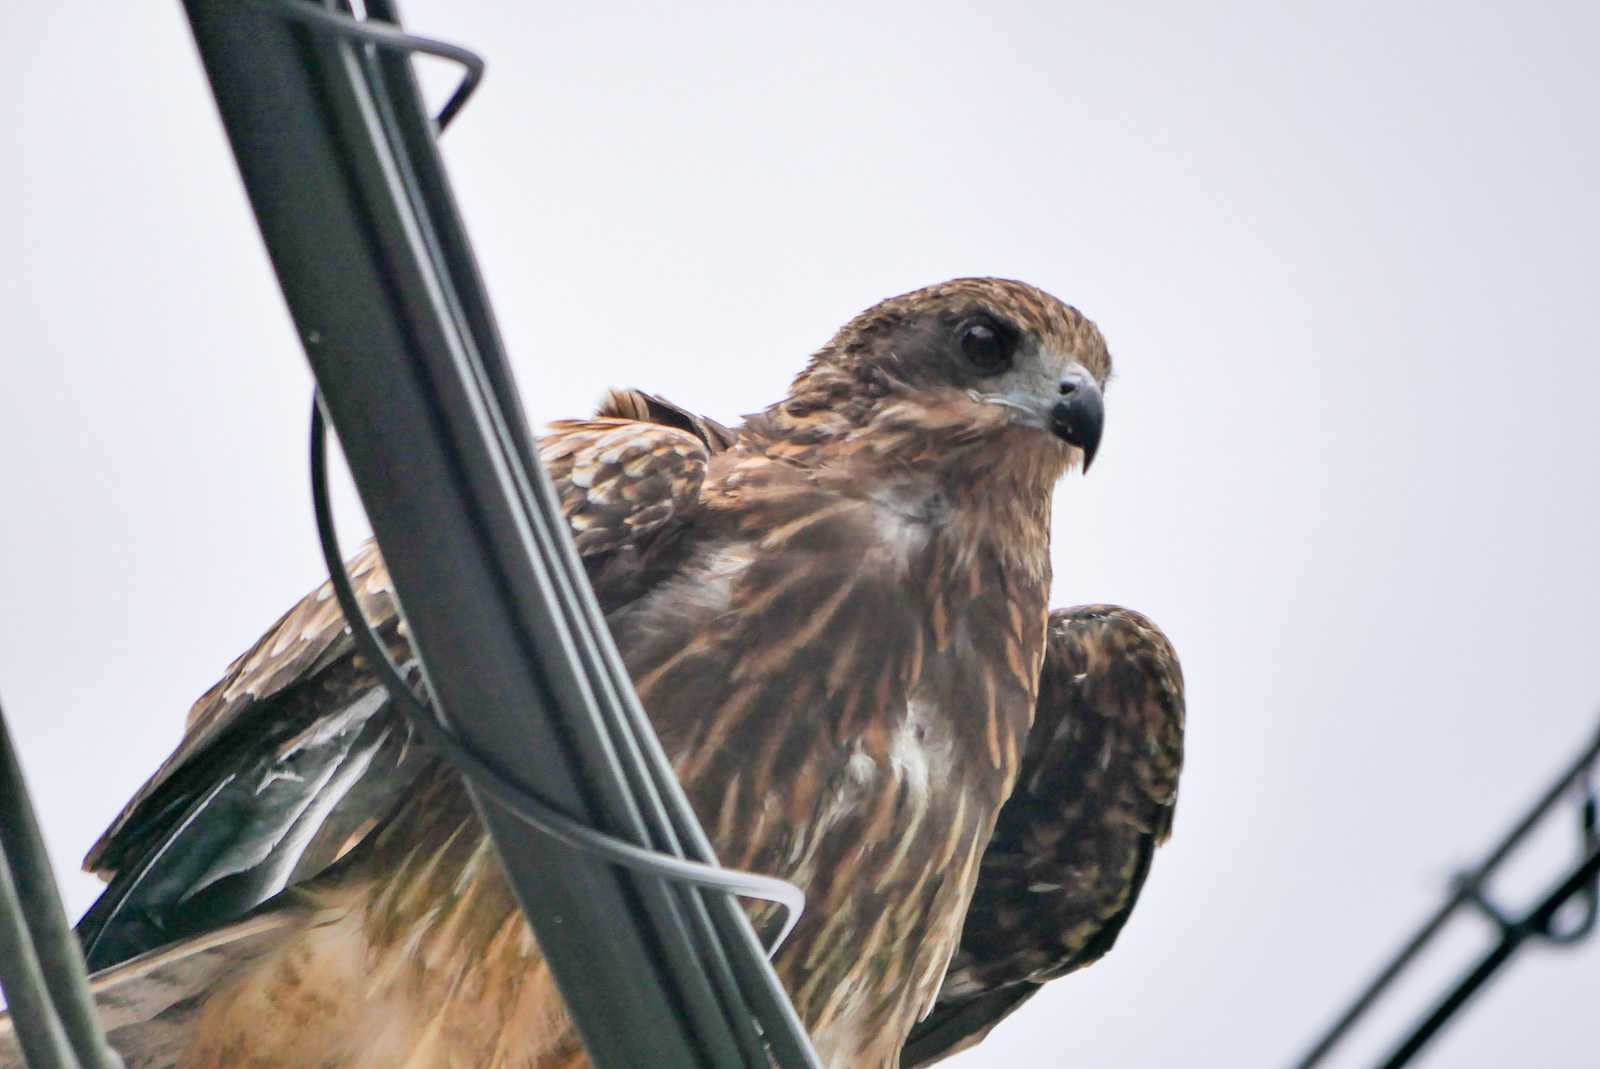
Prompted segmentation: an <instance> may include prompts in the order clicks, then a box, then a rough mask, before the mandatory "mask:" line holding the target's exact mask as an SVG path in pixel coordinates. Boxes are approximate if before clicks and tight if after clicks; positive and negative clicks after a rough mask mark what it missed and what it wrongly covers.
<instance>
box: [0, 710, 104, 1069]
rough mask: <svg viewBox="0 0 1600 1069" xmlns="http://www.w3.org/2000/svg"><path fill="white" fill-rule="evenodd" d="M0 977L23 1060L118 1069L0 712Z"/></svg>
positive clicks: (77, 1068)
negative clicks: (24, 1056)
mask: <svg viewBox="0 0 1600 1069" xmlns="http://www.w3.org/2000/svg"><path fill="white" fill-rule="evenodd" d="M0 933H3V937H0V982H3V984H4V987H5V993H6V1001H7V1003H8V1004H9V1006H10V1009H11V1015H12V1020H13V1021H15V1022H16V1027H17V1036H18V1039H19V1040H20V1041H21V1042H22V1044H23V1050H24V1052H25V1053H26V1056H27V1058H28V1062H29V1064H30V1065H34V1066H38V1067H40V1069H49V1067H53V1066H61V1067H62V1069H121V1065H122V1062H121V1060H120V1059H119V1058H118V1057H117V1056H116V1054H114V1053H112V1051H111V1048H110V1047H109V1046H108V1045H107V1043H106V1040H105V1035H104V1034H103V1033H102V1032H101V1030H100V1024H99V1021H98V1019H97V1018H96V1017H95V1009H94V997H93V996H92V995H91V994H90V992H89V977H88V972H87V970H86V969H85V968H84V964H83V951H82V949H81V948H80V947H79V946H78V940H77V939H76V938H75V937H74V936H73V934H72V929H71V928H70V927H69V926H68V925H67V918H66V914H65V913H64V912H63V911H62V909H61V895H60V893H59V892H58V891H57V890H56V884H55V877H54V876H53V874H52V872H51V868H50V857H49V855H48V854H47V853H46V852H45V847H44V837H43V836H42V835H41V834H40V832H39V821H38V818H37V817H36V816H35V815H34V811H33V802H32V801H31V800H30V799H29V797H28V787H27V784H26V783H25V782H24V781H23V778H22V766H21V765H20V764H19V763H18V761H17V754H16V750H15V749H14V748H13V747H12V743H11V731H10V729H9V728H8V727H7V726H6V722H5V714H4V712H3V711H0Z"/></svg>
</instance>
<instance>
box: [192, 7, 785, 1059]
mask: <svg viewBox="0 0 1600 1069" xmlns="http://www.w3.org/2000/svg"><path fill="white" fill-rule="evenodd" d="M187 7H188V11H189V15H190V21H191V24H192V26H193V28H194V31H195V38H196V41H197V43H198V45H199V48H200V52H201V56H202V59H203V60H204V62H205V66H206V70H207V74H208V75H209V77H210V79H211V82H212V88H213V91H214V92H215V95H216V97H217V101H218V106H219V109H220V110H221V112H222V117H223V122H224V126H225V127H226V129H227V132H228V135H229V139H230V142H231V143H232V145H233V148H234V153H235V156H236V158H237V159H238V162H239V166H240V171H241V174H242V176H243V178H244V182H245V187H246V190H247V192H248V193H249V195H250V199H251V203H252V206H253V207H254V208H255V211H256V216H257V221H258V223H259V224H260V226H261V231H262V236H263V238H264V239H265V241H266V244H267V248H268V252H269V253H270V255H271V257H272V260H273V264H274V267H275V268H276V269H277V272H278V276H279V281H280V284H281V285H282V288H283V291H284V295H285V298H286V300H287V302H288V304H289V308H290V311H291V314H292V315H293V317H294V319H295V322H296V325H297V327H298V328H299V330H300V334H301V337H302V340H303V342H304V343H305V348H306V352H307V356H308V357H309V359H310V361H311V365H312V369H313V371H314V372H315V374H316V377H317V380H318V384H319V387H320V388H321V390H322V393H323V396H324V400H325V408H326V411H327V413H328V415H329V416H330V418H331V420H332V422H333V423H334V424H335V426H336V427H337V429H338V431H339V436H340V440H341V442H342V443H343V445H344V448H345V454H346V457H347V458H348V460H349V462H350V468H351V471H352V473H353V474H354V476H355V479H356V483H357V487H358V489H359V491H360V493H361V497H362V501H363V503H364V504H365V506H366V510H367V514H368V516H369V518H370V519H371V520H372V524H373V528H374V530H375V531H376V533H377V537H378V541H379V544H380V545H381V547H382V549H383V552H384V557H385V560H386V561H387V563H388V564H389V569H390V574H391V577H392V579H393V583H394V587H395V591H396V595H397V600H398V601H399V603H400V605H401V607H402V609H403V611H404V613H405V617H406V620H407V623H408V625H409V629H410V632H411V635H412V637H413V640H414V644H415V646H416V647H417V650H418V652H419V655H420V659H421V663H422V666H423V670H424V677H425V678H424V682H425V685H426V687H427V690H428V692H429V693H430V695H432V696H433V698H434V699H435V701H434V703H433V705H434V709H433V715H436V716H439V717H440V718H441V719H442V720H443V721H444V722H443V724H442V728H443V729H444V730H448V731H450V732H451V734H450V735H449V736H447V738H448V739H449V740H451V741H452V742H456V743H458V744H459V746H460V747H461V750H460V753H462V754H494V755H495V766H496V767H495V769H494V772H495V773H496V774H497V776H498V777H499V778H498V779H496V780H494V781H493V783H494V785H497V786H504V785H505V781H509V782H510V783H511V784H513V785H514V786H515V788H516V789H517V790H518V792H519V794H517V795H516V796H515V797H513V796H511V795H508V794H506V793H505V792H504V791H497V790H496V786H492V785H491V782H490V781H489V780H483V781H482V782H481V783H475V782H474V780H473V778H472V776H471V775H470V773H469V775H468V777H467V783H468V787H469V791H470V792H471V793H472V794H473V798H474V802H475V804H476V805H477V806H478V809H479V812H480V815H482V817H483V819H484V823H485V825H486V827H487V828H488V830H489V832H490V834H491V836H492V837H493V839H494V841H495V843H496V846H497V849H498V850H499V852H500V855H501V859H502V861H503V863H504V866H505V868H506V870H507V874H508V877H509V879H510V881H511V884H512V886H513V889H514V890H515V891H516V893H517V896H518V899H519V901H520V902H521V903H522V905H523V908H524V911H525V912H526V913H527V914H528V915H529V918H530V921H531V923H532V925H533V927H534V930H535V933H536V934H537V936H538V939H539V942H540V946H541V949H542V950H543V951H544V952H545V956H546V959H547V960H548V961H549V963H550V965H551V969H552V971H553V973H554V974H555V976H556V978H557V981H558V983H559V984H560V985H561V988H562V992H563V995H564V996H565V997H566V1000H567V1004H568V1008H569V1009H570V1010H571V1012H572V1016H573V1018H574V1021H575V1022H576V1023H577V1025H578V1029H579V1031H580V1033H581V1034H582V1036H583V1039H584V1041H585V1044H586V1045H587V1046H588V1048H589V1053H590V1056H591V1060H592V1061H593V1062H594V1064H596V1065H597V1066H602V1067H620V1066H632V1065H642V1064H650V1065H660V1066H685V1067H687V1066H705V1065H715V1066H724V1065H727V1066H748V1067H751V1069H755V1067H757V1066H761V1067H765V1066H767V1065H769V1064H771V1062H773V1061H775V1062H776V1063H777V1064H778V1065H781V1066H784V1067H795V1069H798V1067H802V1066H804V1067H811V1066H815V1065H816V1059H815V1055H814V1053H812V1052H811V1050H810V1045H809V1041H808V1040H807V1038H806V1036H805V1033H804V1030H803V1028H802V1027H801V1026H800V1024H799V1022H798V1020H797V1018H796V1017H795V1015H794V1011H793V1009H792V1007H790V1006H789V1004H788V1001H787V999H786V997H785V996H784V994H783V991H782V988H781V986H780V985H779V984H778V982H777V979H776V976H775V974H774V973H773V972H772V970H771V968H770V966H769V965H768V964H767V962H766V960H765V957H764V955H763V954H762V951H761V947H760V945H759V943H758V942H757V940H756V937H755V933H754V931H753V930H752V929H751V927H750V925H749V922H748V921H747V920H746V919H745V917H744V914H743V912H742V909H741V907H740V906H739V904H738V903H737V901H736V900H735V899H734V898H733V897H732V895H730V894H729V893H727V891H725V890H716V891H708V890H705V889H704V884H705V883H706V882H707V881H706V880H704V879H701V880H698V881H697V883H696V884H692V885H691V884H686V883H685V882H684V881H682V880H679V879H676V878H671V879H664V878H662V877H661V876H660V875H658V874H654V873H651V874H645V873H641V872H639V871H638V870H637V869H630V870H619V869H618V868H617V867H616V866H614V865H613V864H612V863H611V862H610V861H606V860H599V859H597V858H596V857H595V856H594V855H593V852H592V850H590V849H588V848H582V849H574V848H573V847H572V846H571V845H569V843H568V842H567V841H563V840H562V839H561V838H548V837H546V836H542V835H534V836H530V835H528V834H527V833H526V830H525V824H524V821H523V819H522V817H523V816H526V815H527V813H526V812H524V813H522V815H521V816H519V815H518V812H517V811H516V807H515V806H514V805H508V804H507V803H508V802H515V800H516V798H521V799H523V800H525V801H526V800H528V799H530V798H531V799H534V800H537V801H539V802H540V803H541V804H543V805H545V806H546V807H548V810H553V811H554V812H555V813H556V814H557V815H561V816H564V817H565V818H566V819H569V820H571V821H573V822H576V826H579V827H582V826H592V827H593V828H594V829H596V830H597V831H598V832H600V833H602V834H603V835H604V836H605V837H607V841H610V842H615V841H618V840H620V841H622V842H626V843H632V844H634V845H635V846H636V847H637V848H638V849H639V850H640V851H641V852H642V853H643V855H644V856H645V857H652V856H653V854H652V853H651V852H654V854H667V855H672V856H674V857H676V858H677V859H678V860H679V861H682V862H686V863H687V862H694V863H698V865H700V866H704V865H711V864H714V863H715V858H714V856H713V855H712V853H711V850H710V846H709V843H708V841H707V840H706V837H705V835H704V833H703V832H702V831H701V829H700V828H699V825H698V823H697V822H696V820H695V818H694V815H693V812H692V810H691V809H690V808H689V805H688V802H687V799H686V798H685V797H684V795H683V792H682V790H681V788H680V787H679V786H678V784H677V782H676V780H675V778H674V777H673V775H672V771H671V767H670V765H669V764H668V763H667V761H666V758H665V755H664V754H663V753H662V752H661V748H660V745H659V743H658V742H657V740H656V739H655V737H654V735H653V733H652V732H651V731H650V728H649V723H648V720H647V719H646V718H645V716H644V713H643V710H642V709H640V708H639V705H638V702H637V699H636V698H635V697H634V695H633V693H632V688H631V685H630V684H629V682H628V679H627V675H626V673H625V671H624V670H623V669H622V666H621V662H620V658H619V657H618V656H617V653H616V650H615V648H614V647H613V645H612V643H611V639H610V635H609V632H607V630H606V628H605V625H604V622H603V620H602V619H601V618H600V616H599V613H598V608H597V606H596V605H595V602H594V597H593V594H592V592H591V591H590V590H589V589H588V584H587V580H586V578H585V577H584V574H583V569H582V565H581V562H579V560H578V558H577V556H576V553H575V552H574V550H573V549H572V547H571V543H570V538H569V536H568V535H567V533H566V524H565V521H564V520H563V519H562V517H561V514H560V511H559V504H558V501H557V499H556V497H555V494H554V492H553V489H552V488H551V486H550V485H549V481H548V479H547V478H546V477H545V476H544V474H543V472H542V471H541V470H540V469H539V467H538V464H537V461H536V459H535V458H534V456H533V452H532V441H533V436H532V434H531V432H530V431H529V429H528V423H527V420H526V418H525V416H524V415H523V413H522V411H521V407H520V402H519V400H518V397H517V393H516V390H515V387H514V385H513V383H512V380H511V375H510V371H509V369H508V366H507V362H506V360H505V356H504V353H503V351H502V349H501V345H500V341H499V337H498V332H497V330H496V329H495V326H494V321H493V317H492V314H491V313H490V311H489V308H488V302H487V299H486V297H485V296H484V293H483V288H482V284H481V281H480V279H479V278H478V275H477V269H476V266H475V263H474V261H473V257H472V254H471V249H470V246H469V244H468V242H467V239H466V235H465V230H464V228H463V226H462V225H461V221H460V218H459V215H458V213H457V211H456V208H455V205H454V202H453V199H452V197H451V195H450V191H449V184H448V181H447V180H446V178H445V175H444V171H443V166H442V164H441V162H440V160H439V157H438V151H437V147H436V145H435V143H434V135H435V132H436V125H435V122H434V120H433V119H431V118H430V117H429V116H428V115H427V114H426V113H425V112H424V111H423V109H422V107H421V96H420V93H419V92H418V91H417V87H416V83H415V79H414V76H413V74H412V72H411V70H410V67H409V64H408V61H407V59H406V56H405V53H407V52H409V51H411V50H412V49H413V47H414V46H415V45H416V42H417V41H419V40H423V41H426V39H417V38H412V37H409V36H405V35H402V33H401V31H399V29H398V26H397V25H394V23H395V22H397V19H396V16H395V12H394V6H393V4H391V3H388V2H387V0H368V3H367V4H366V11H367V14H368V15H369V16H370V17H376V18H379V19H382V20H384V21H383V22H381V23H375V22H372V21H368V22H365V23H363V22H360V21H357V20H353V19H351V18H350V17H349V16H348V12H347V11H339V10H335V9H333V8H331V7H328V6H326V5H308V4H305V3H302V2H300V0H278V3H273V4H265V3H261V2H260V0H253V2H251V3H249V4H240V3H237V2H231V3H230V2H227V0H187ZM284 10H288V11H289V12H290V14H292V15H293V16H294V17H295V23H294V24H293V25H290V24H288V23H286V22H285V21H284V20H282V19H281V18H280V17H279V16H280V14H281V12H282V11H284ZM428 44H429V48H428V49H427V50H429V51H432V52H434V53H435V54H446V53H447V50H454V51H455V52H456V53H457V55H456V56H455V57H453V58H461V57H460V52H461V51H462V50H458V49H455V46H444V45H442V44H441V43H439V42H428ZM459 99H460V95H459V93H458V95H457V100H459ZM357 623H358V624H359V622H358V621H357ZM399 700H401V701H404V700H405V699H404V698H400V699H399ZM441 737H442V738H445V736H441ZM545 815H546V816H549V812H548V811H547V812H546V813H545ZM569 830H570V829H569ZM569 839H570V837H569ZM588 845H591V846H592V845H593V844H588ZM643 867H645V868H648V867H649V866H648V865H645V866H643ZM690 867H692V866H690ZM695 871H697V872H701V873H704V871H705V870H704V869H703V868H701V869H695ZM721 879H722V880H723V881H724V886H726V885H727V884H726V881H727V879H728V877H722V878H721Z"/></svg>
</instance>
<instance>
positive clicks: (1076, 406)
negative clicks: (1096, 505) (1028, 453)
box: [1050, 383, 1106, 474]
mask: <svg viewBox="0 0 1600 1069" xmlns="http://www.w3.org/2000/svg"><path fill="white" fill-rule="evenodd" d="M1105 421H1106V413H1105V404H1104V402H1103V400H1102V399H1101V396H1100V390H1099V389H1098V388H1097V387H1095V386H1093V384H1092V383H1091V384H1090V385H1089V387H1088V388H1080V389H1077V390H1075V391H1074V392H1073V394H1072V396H1071V397H1069V398H1068V399H1067V400H1064V401H1061V402H1059V403H1057V405H1056V406H1055V409H1054V410H1053V411H1052V412H1051V414H1050V428H1051V430H1053V431H1054V432H1055V433H1056V436H1057V437H1058V438H1060V439H1061V440H1062V441H1064V442H1066V443H1067V444H1068V445H1075V446H1077V447H1078V448H1079V449H1081V450H1083V470H1084V473H1085V474H1087V473H1088V471H1089V466H1090V465H1091V464H1093V463H1094V458H1095V454H1096V453H1098V452H1099V451H1100V432H1101V431H1102V430H1103V429H1104V428H1105Z"/></svg>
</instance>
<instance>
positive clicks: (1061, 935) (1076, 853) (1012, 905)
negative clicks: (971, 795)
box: [901, 605, 1184, 1069]
mask: <svg viewBox="0 0 1600 1069" xmlns="http://www.w3.org/2000/svg"><path fill="white" fill-rule="evenodd" d="M1183 713H1184V704H1183V674H1182V671H1181V670H1180V668H1179V666H1178V659H1177V656H1176V654H1174V653H1173V650H1172V646H1171V644H1170V643H1169V642H1168V641H1167V639H1166V636H1164V635H1163V634H1162V633H1161V631H1160V630H1159V629H1158V628H1157V627H1156V626H1155V625H1154V624H1152V623H1151V622H1150V621H1149V620H1148V619H1146V618H1145V617H1143V616H1141V615H1139V614H1138V613H1136V612H1133V611H1131V610H1128V609H1123V608H1118V607H1116V606H1111V605H1091V606H1086V607H1080V608H1075V609H1065V610H1058V611H1056V612H1054V613H1052V614H1051V617H1050V630H1049V644H1048V646H1047V648H1046V652H1045V661H1044V669H1043V672H1042V674H1041V677H1040V685H1039V704H1038V709H1037V712H1036V714H1035V718H1034V723H1033V727H1032V729H1031V731H1030V732H1029V735H1028V744H1027V750H1026V752H1025V754H1024V756H1023V765H1022V772H1021V775H1020V776H1019V777H1018V780H1017V786H1016V788H1015V790H1014V791H1013V793H1012V796H1011V798H1010V799H1009V800H1008V801H1007V802H1006V804H1005V807H1004V808H1003V809H1002V810H1001V812H1000V816H999V818H998V820H997V822H996V824H995V831H994V837H993V838H992V839H991V841H990V843H989V847H988V849H987V851H986V852H985V853H984V856H983V862H982V868H981V870H980V873H979V877H978V885H977V889H976V891H975V892H974V893H973V898H972V904H971V907H970V908H969V910H968V912H967V920H966V925H965V927H964V928H963V929H962V933H961V945H960V948H959V949H958V950H957V952H956V955H955V957H954V958H953V959H952V961H951V963H950V969H949V971H948V973H947V974H946V976H945V980H944V985H943V987H942V988H941V989H940V992H939V997H938V999H937V1001H936V1002H935V1004H934V1008H933V1010H932V1011H931V1012H930V1013H929V1015H928V1016H927V1017H926V1018H925V1019H924V1020H923V1021H921V1022H920V1023H919V1024H918V1025H917V1026H916V1027H915V1028H914V1029H913V1030H912V1032H911V1035H910V1036H909V1037H908V1038H907V1040H906V1045H905V1047H904V1049H903V1051H902V1055H901V1065H902V1066H903V1067H905V1069H912V1067H915V1066H923V1065H929V1064H932V1063H934V1062H937V1061H939V1060H941V1059H943V1058H946V1057H948V1056H950V1055H952V1054H955V1053H956V1052H958V1051H961V1050H965V1049H966V1048H967V1047H970V1046H971V1045H972V1044H974V1043H976V1042H978V1041H979V1040H980V1039H982V1038H983V1037H984V1036H985V1035H987V1034H988V1033H989V1031H990V1030H991V1029H992V1028H993V1027H994V1026H995V1025H996V1024H998V1023H999V1022H1000V1021H1001V1020H1002V1019H1003V1018H1005V1017H1006V1016H1008V1015H1009V1014H1010V1013H1011V1012H1012V1011H1014V1010H1015V1009H1016V1008H1017V1007H1018V1006H1020V1005H1021V1004H1022V1003H1023V1002H1025V1001H1026V1000H1027V999H1029V998H1030V997H1032V995H1033V994H1034V993H1035V992H1037V991H1038V990H1039V988H1040V987H1041V986H1042V985H1043V984H1044V983H1045V982H1046V981H1048V980H1052V979H1054V978H1056V977H1058V976H1064V975H1066V974H1067V973H1069V972H1072V971H1074V970H1076V969H1081V968H1083V967H1084V966H1085V965H1088V964H1090V963H1092V962H1094V961H1096V960H1098V959H1099V958H1100V957H1101V956H1103V955H1104V954H1105V953H1106V952H1107V951H1109V950H1110V949H1111V947H1112V944H1114V943H1115V942H1116V939H1117V935H1118V934H1119V933H1120V932H1121V931H1122V927H1123V925H1124V924H1125V923H1126V922H1127V919H1128V916H1129V914H1130V913H1131V912H1132V910H1133V906H1134V903H1135V902H1136V901H1137V900H1138V897H1139V891H1140V889H1141V888H1142V887H1143V886H1144V880H1145V876H1146V874H1147V873H1148V871H1149V867H1150V860H1151V855H1152V854H1153V852H1154V850H1155V848H1156V846H1157V845H1159V844H1160V843H1162V842H1164V841H1165V840H1166V838H1167V836H1168V834H1169V833H1170V831H1171V828H1172V814H1173V807H1174V806H1175V804H1176V802H1177V789H1178V772H1179V769H1180V767H1181V765H1182V761H1183Z"/></svg>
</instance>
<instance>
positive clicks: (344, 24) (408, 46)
mask: <svg viewBox="0 0 1600 1069" xmlns="http://www.w3.org/2000/svg"><path fill="white" fill-rule="evenodd" d="M252 2H253V3H254V4H255V5H256V6H257V7H262V8H268V9H270V10H271V11H272V12H274V13H275V14H278V15H281V16H283V17H284V18H286V19H293V20H294V21H295V22H299V23H302V24H304V25H306V26H309V27H311V28H312V29H314V30H320V31H322V32H324V33H332V34H335V35H337V36H339V37H344V38H348V39H350V40H354V41H361V42H363V43H365V44H369V45H372V46H373V47H374V48H382V49H386V50H388V51H391V52H404V53H408V54H409V53H413V52H421V53H423V54H424V55H429V56H438V57H439V58H440V59H448V60H451V61H452V62H455V63H459V64H461V66H462V68H464V70H465V73H464V74H463V75H462V76H461V84H460V85H458V86H456V89H455V92H453V93H451V94H450V99H449V100H447V101H445V105H444V107H443V108H441V109H439V114H438V116H437V117H435V119H434V120H433V123H434V126H435V127H437V128H438V130H439V132H441V133H442V132H443V131H444V128H445V127H446V126H449V125H450V121H451V120H452V119H454V118H455V117H456V116H457V115H459V114H460V113H461V109H462V108H463V107H465V106H466V103H467V100H468V99H469V98H470V97H471V96H472V94H473V93H474V92H476V91H477V89H478V84H479V83H480V82H482V81H483V71H484V66H485V64H484V61H483V57H482V56H480V55H478V53H476V52H474V51H472V50H471V49H469V48H463V47H462V46H460V45H454V44H451V43H450V42H449V41H440V40H438V39H436V38H433V37H421V36H418V35H417V34H414V33H406V32H405V31H404V30H400V29H397V28H395V27H394V26H391V25H389V24H388V23H386V22H374V21H372V20H370V19H367V20H363V19H357V18H352V17H351V16H349V15H345V14H341V13H340V12H337V11H330V10H329V9H327V8H325V7H321V6H318V5H316V4H312V3H302V2H299V0H252Z"/></svg>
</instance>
